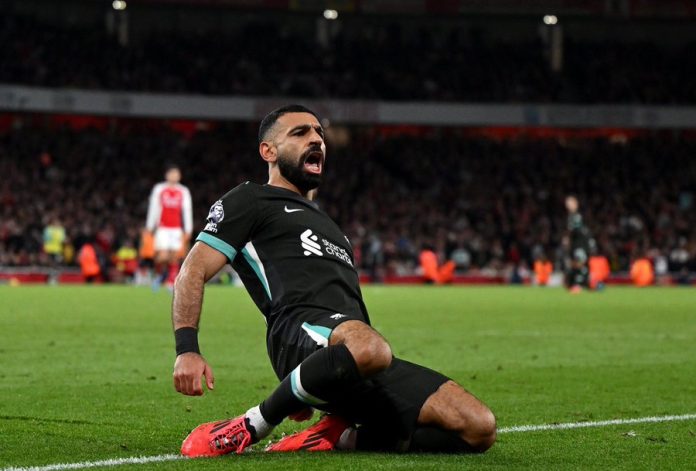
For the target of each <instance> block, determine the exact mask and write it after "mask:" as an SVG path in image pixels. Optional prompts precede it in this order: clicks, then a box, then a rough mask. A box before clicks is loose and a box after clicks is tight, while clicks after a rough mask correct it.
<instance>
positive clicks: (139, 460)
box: [0, 414, 696, 471]
mask: <svg viewBox="0 0 696 471" xmlns="http://www.w3.org/2000/svg"><path fill="white" fill-rule="evenodd" d="M683 420H696V414H683V415H663V416H658V417H638V418H635V419H615V420H600V421H596V422H570V423H564V424H542V425H517V426H514V427H503V428H499V429H498V433H520V432H541V431H545V430H570V429H576V428H588V427H607V426H610V425H630V424H647V423H658V422H677V421H683ZM182 459H186V458H184V457H183V456H181V455H157V456H137V457H132V458H115V459H111V460H102V461H83V462H81V463H56V464H49V465H46V466H30V467H26V468H22V467H13V468H3V469H1V470H0V471H63V470H68V469H86V468H99V467H110V466H121V465H124V464H146V463H158V462H163V461H176V460H182Z"/></svg>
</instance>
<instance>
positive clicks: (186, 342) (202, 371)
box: [172, 242, 227, 396]
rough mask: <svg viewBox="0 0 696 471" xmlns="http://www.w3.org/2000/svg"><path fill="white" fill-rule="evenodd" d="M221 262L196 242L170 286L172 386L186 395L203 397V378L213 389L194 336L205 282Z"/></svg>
mask: <svg viewBox="0 0 696 471" xmlns="http://www.w3.org/2000/svg"><path fill="white" fill-rule="evenodd" d="M225 263H227V258H226V257H225V256H224V255H223V254H221V253H220V252H218V251H217V250H215V249H213V248H211V247H209V246H207V245H205V244H203V243H200V242H199V243H196V245H194V246H193V248H192V249H191V251H190V252H189V254H188V256H187V257H186V260H184V264H183V265H182V267H181V271H180V272H179V276H177V278H176V283H175V284H174V300H173V302H172V324H173V327H174V332H175V335H176V337H177V357H176V362H175V363H174V387H175V388H176V390H177V391H178V392H180V393H182V394H186V395H187V396H200V395H202V394H203V387H202V385H201V380H202V379H203V377H205V382H206V385H207V386H208V389H213V386H214V382H215V377H214V375H213V370H212V368H211V367H210V365H208V363H207V362H206V361H205V359H204V358H203V357H202V356H201V354H200V352H199V351H198V340H197V337H196V336H197V331H198V322H199V321H200V318H201V307H202V305H203V289H204V286H205V282H206V281H208V280H209V279H210V278H212V277H213V276H214V275H215V274H216V273H217V272H218V271H220V269H221V268H222V267H223V266H224V265H225Z"/></svg>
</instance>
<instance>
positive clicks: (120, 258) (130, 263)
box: [114, 239, 138, 282]
mask: <svg viewBox="0 0 696 471" xmlns="http://www.w3.org/2000/svg"><path fill="white" fill-rule="evenodd" d="M114 265H115V266H116V271H117V272H118V274H119V276H120V277H121V279H122V280H125V281H127V282H131V281H133V278H134V277H135V273H136V271H137V270H138V251H137V250H136V248H135V244H133V241H132V240H130V239H126V241H125V242H124V243H123V245H121V247H119V249H118V250H117V251H116V255H115V256H114Z"/></svg>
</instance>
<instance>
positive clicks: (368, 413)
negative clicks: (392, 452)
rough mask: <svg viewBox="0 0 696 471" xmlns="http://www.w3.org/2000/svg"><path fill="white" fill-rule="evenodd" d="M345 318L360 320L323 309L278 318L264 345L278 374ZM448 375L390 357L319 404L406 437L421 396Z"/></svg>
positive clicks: (318, 344) (424, 397)
mask: <svg viewBox="0 0 696 471" xmlns="http://www.w3.org/2000/svg"><path fill="white" fill-rule="evenodd" d="M348 320H361V321H363V322H364V319H363V318H360V317H358V316H350V315H346V314H342V313H332V312H326V311H316V312H303V313H302V315H301V316H296V317H290V316H287V317H285V318H284V319H283V320H282V321H278V322H276V323H275V324H274V325H273V326H272V327H271V328H270V329H269V331H268V338H267V345H268V353H269V356H270V358H271V362H272V364H273V368H274V370H275V372H276V375H277V376H278V378H279V379H280V380H282V379H283V378H285V377H286V376H287V375H288V374H290V372H291V371H292V370H293V369H295V368H296V367H297V365H299V364H300V363H302V361H304V359H305V358H307V357H308V356H309V355H311V354H312V353H314V352H315V351H317V350H318V349H320V348H324V347H325V346H327V345H328V340H329V337H330V335H331V331H332V330H333V329H334V328H336V327H337V326H338V325H340V324H341V323H343V322H346V321H348ZM447 381H449V378H448V377H446V376H444V375H442V374H440V373H438V372H437V371H434V370H431V369H429V368H426V367H423V366H420V365H416V364H415V363H411V362H408V361H405V360H401V359H398V358H394V359H393V360H392V364H391V366H390V367H389V368H387V369H386V370H385V371H383V372H381V373H378V374H377V375H374V376H372V377H370V378H369V379H366V380H363V381H361V382H360V383H358V384H357V385H355V386H354V387H353V388H351V389H350V390H348V391H345V394H343V395H342V396H343V399H340V400H338V401H336V402H333V403H330V404H326V405H323V406H319V407H318V408H320V409H321V410H324V411H326V412H331V413H335V414H338V415H340V416H342V417H343V418H345V419H347V420H348V421H350V422H353V423H355V424H361V425H364V426H370V427H371V428H375V429H379V428H383V429H384V430H386V431H388V432H389V434H390V435H392V436H394V437H398V438H400V439H408V437H410V435H411V434H412V433H413V430H414V429H415V427H416V422H417V419H418V415H419V413H420V410H421V408H422V407H423V404H424V403H425V401H426V400H427V399H428V397H430V395H431V394H433V393H434V392H435V391H437V390H438V388H439V387H440V386H442V385H443V384H444V383H446V382H447Z"/></svg>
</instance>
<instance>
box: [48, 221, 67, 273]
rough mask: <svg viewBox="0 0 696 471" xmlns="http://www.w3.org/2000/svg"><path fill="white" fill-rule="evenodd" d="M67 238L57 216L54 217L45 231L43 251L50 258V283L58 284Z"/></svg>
mask: <svg viewBox="0 0 696 471" xmlns="http://www.w3.org/2000/svg"><path fill="white" fill-rule="evenodd" d="M65 237H66V236H65V228H64V227H63V225H62V224H61V223H60V220H59V219H58V218H57V217H56V216H52V217H51V218H50V220H49V223H48V225H47V226H46V227H45V228H44V230H43V250H44V253H45V254H46V255H47V256H48V264H49V267H50V268H51V273H50V274H49V279H48V281H49V283H57V282H58V266H59V265H60V264H61V263H63V255H64V253H63V249H64V247H63V244H64V243H65Z"/></svg>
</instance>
